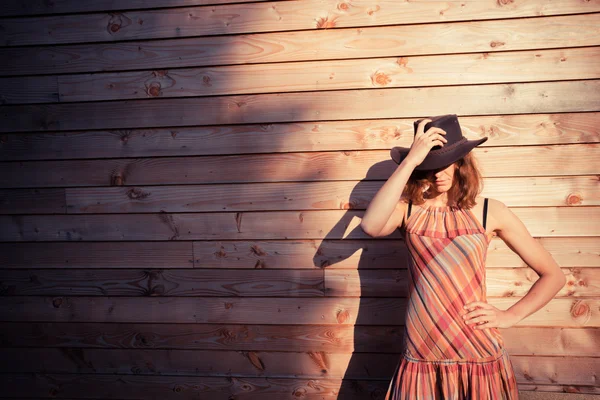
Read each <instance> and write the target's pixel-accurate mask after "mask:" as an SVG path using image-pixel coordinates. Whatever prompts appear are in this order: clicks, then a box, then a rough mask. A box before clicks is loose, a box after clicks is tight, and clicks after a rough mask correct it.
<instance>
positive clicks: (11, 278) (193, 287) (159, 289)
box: [0, 268, 600, 297]
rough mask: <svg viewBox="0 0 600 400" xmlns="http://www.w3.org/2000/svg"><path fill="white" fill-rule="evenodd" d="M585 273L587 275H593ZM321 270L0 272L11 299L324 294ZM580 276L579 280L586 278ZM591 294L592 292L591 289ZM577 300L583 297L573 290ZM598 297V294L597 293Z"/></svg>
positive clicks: (1, 280) (31, 270)
mask: <svg viewBox="0 0 600 400" xmlns="http://www.w3.org/2000/svg"><path fill="white" fill-rule="evenodd" d="M587 270H589V272H588V275H589V274H592V270H591V269H590V268H588V269H587ZM323 273H324V271H323V270H317V269H314V270H312V271H311V270H304V271H298V270H294V269H291V268H289V269H287V270H278V271H277V270H275V271H274V270H270V271H267V270H252V271H244V270H242V271H236V273H235V274H232V273H231V271H226V270H207V269H197V270H191V269H187V270H177V269H171V270H168V271H164V270H157V269H127V270H118V271H115V270H113V269H95V270H89V269H88V270H83V269H77V270H73V269H71V270H39V269H28V270H9V269H1V270H0V282H1V286H0V287H1V288H2V290H0V293H1V294H2V295H10V296H22V295H31V296H62V295H65V296H78V295H81V296H180V297H187V296H193V297H200V296H208V297H211V296H291V297H323V296H325V287H324V284H325V283H324V281H325V280H324V278H323ZM584 277H587V275H585V274H584V275H583V276H582V277H581V279H585V278H584ZM590 290H593V288H592V289H590ZM575 295H576V296H581V295H582V294H581V293H579V292H577V293H575ZM598 295H599V296H600V291H598Z"/></svg>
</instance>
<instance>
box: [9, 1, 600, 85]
mask: <svg viewBox="0 0 600 400" xmlns="http://www.w3.org/2000/svg"><path fill="white" fill-rule="evenodd" d="M597 24H598V14H597V13H590V14H581V15H564V16H551V17H537V18H517V19H513V20H491V21H468V22H444V23H437V24H416V25H397V26H384V27H366V28H357V29H354V28H342V29H325V30H312V31H301V32H271V33H256V34H245V35H231V36H207V37H199V38H181V39H164V40H148V41H140V42H118V43H98V44H93V45H90V44H70V45H61V46H52V47H44V46H34V47H25V48H16V47H15V48H11V47H5V48H1V49H0V59H3V60H11V62H10V63H2V64H0V76H24V75H42V74H44V75H45V74H47V73H48V71H52V72H53V73H56V74H58V73H61V74H64V73H80V72H100V71H128V70H138V69H147V68H148V66H149V65H151V66H152V68H153V69H170V68H183V67H201V66H214V65H235V64H255V63H271V62H290V61H317V60H333V59H336V60H341V59H350V58H374V57H393V56H396V55H398V54H401V55H402V56H410V55H425V54H427V55H433V54H446V53H474V52H492V51H509V50H530V49H557V48H563V47H580V46H597V45H600V32H598V29H597ZM549 37H551V38H552V39H551V40H549V39H548V38H549ZM374 43H376V44H377V45H374ZM448 43H460V44H461V45H460V46H448Z"/></svg>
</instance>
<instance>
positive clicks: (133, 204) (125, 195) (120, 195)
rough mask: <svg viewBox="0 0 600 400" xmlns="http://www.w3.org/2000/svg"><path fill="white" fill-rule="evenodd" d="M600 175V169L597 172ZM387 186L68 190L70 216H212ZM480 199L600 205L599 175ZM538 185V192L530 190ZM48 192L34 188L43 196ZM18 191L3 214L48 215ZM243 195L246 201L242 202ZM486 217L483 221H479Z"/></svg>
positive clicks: (497, 183)
mask: <svg viewBox="0 0 600 400" xmlns="http://www.w3.org/2000/svg"><path fill="white" fill-rule="evenodd" d="M599 172H600V171H599ZM381 186H383V183H382V182H372V181H366V182H355V181H343V182H310V183H302V182H294V183H256V184H251V185H249V184H228V185H198V186H191V185H184V186H177V185H173V186H147V187H143V186H142V187H108V188H66V189H64V190H65V192H66V193H65V197H66V202H67V204H66V207H65V208H62V210H63V212H64V210H67V212H68V213H69V214H80V213H82V214H87V213H130V212H136V213H141V212H160V211H161V210H162V211H166V212H212V211H266V210H270V211H283V210H287V211H292V210H340V209H341V210H347V209H352V210H364V209H366V208H367V207H368V205H369V203H370V202H371V201H372V199H373V197H374V196H375V194H376V193H377V191H378V190H379V189H381ZM485 186H486V191H485V192H482V193H481V194H480V195H481V196H482V197H491V198H498V199H501V201H503V202H504V203H505V204H506V205H508V206H513V207H521V206H531V207H535V206H558V207H560V206H592V205H600V191H599V190H598V177H597V176H596V175H589V176H580V177H573V176H564V177H530V178H525V177H523V178H519V177H517V178H489V179H488V180H486V182H485ZM531 186H535V188H536V191H535V193H532V192H531ZM45 190H58V189H43V188H40V189H36V191H38V192H40V193H44V191H45ZM16 191H17V189H13V190H10V191H8V193H7V194H4V193H6V192H7V191H3V190H0V201H1V200H3V199H7V200H8V202H9V204H14V203H16V199H15V197H21V198H24V197H25V198H26V200H27V201H26V202H24V204H23V205H22V206H21V207H20V208H18V209H17V210H18V211H13V208H9V207H7V208H6V209H5V208H4V207H0V212H2V213H5V214H15V213H30V214H34V213H35V214H37V213H46V211H45V208H42V209H41V210H39V207H38V206H37V205H36V202H35V199H36V193H31V192H29V193H27V194H26V195H23V194H22V193H20V192H18V196H13V194H14V193H15V192H16ZM242 197H243V201H240V198H242ZM480 219H482V218H480Z"/></svg>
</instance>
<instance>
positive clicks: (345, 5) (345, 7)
mask: <svg viewBox="0 0 600 400" xmlns="http://www.w3.org/2000/svg"><path fill="white" fill-rule="evenodd" d="M337 8H338V10H341V11H348V9H349V8H350V6H349V5H348V3H344V2H342V3H340V4H338V6H337Z"/></svg>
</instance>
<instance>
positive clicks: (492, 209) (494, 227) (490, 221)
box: [477, 197, 507, 235]
mask: <svg viewBox="0 0 600 400" xmlns="http://www.w3.org/2000/svg"><path fill="white" fill-rule="evenodd" d="M483 201H484V199H483V198H478V200H477V204H481V209H482V212H483ZM506 209H507V207H506V204H504V203H503V202H501V201H500V200H497V199H494V198H491V197H488V208H487V224H486V225H487V226H486V231H488V232H493V233H494V234H495V235H497V234H498V230H499V228H500V225H499V224H498V222H499V221H501V220H502V215H503V214H504V212H505V210H506Z"/></svg>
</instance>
